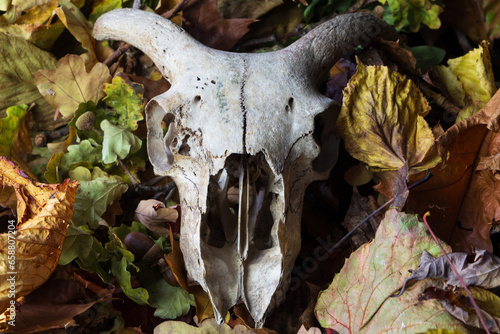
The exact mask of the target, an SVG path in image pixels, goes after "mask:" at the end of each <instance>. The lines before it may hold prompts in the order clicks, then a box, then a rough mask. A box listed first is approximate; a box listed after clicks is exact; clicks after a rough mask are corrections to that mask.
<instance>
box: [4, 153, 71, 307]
mask: <svg viewBox="0 0 500 334" xmlns="http://www.w3.org/2000/svg"><path fill="white" fill-rule="evenodd" d="M77 186H78V182H75V181H73V182H71V181H69V180H67V181H65V182H64V183H62V184H43V183H39V182H35V181H32V180H30V179H29V178H28V177H27V176H26V174H25V173H24V172H23V171H22V170H20V169H19V168H17V167H16V166H15V164H14V163H12V162H10V161H9V160H7V159H6V158H4V157H0V187H7V188H14V190H15V193H16V197H17V221H11V222H10V223H11V224H10V225H9V226H8V227H7V231H8V232H7V233H3V234H0V313H1V312H3V311H4V310H5V309H6V308H7V307H8V306H9V305H10V301H11V300H12V299H14V300H15V299H17V298H20V297H22V296H25V295H27V294H29V293H30V292H31V291H33V290H34V289H36V288H37V287H39V286H40V285H42V284H43V283H44V282H45V281H46V280H47V279H48V278H49V276H50V275H51V274H52V272H53V271H54V269H55V268H56V266H57V263H58V261H59V256H60V254H61V247H62V243H63V240H64V238H65V236H66V230H67V229H68V227H69V222H70V218H71V215H72V214H73V205H74V201H75V193H76V188H77ZM0 189H1V188H0ZM1 191H2V190H0V192H1ZM12 282H14V284H11V283H12Z"/></svg>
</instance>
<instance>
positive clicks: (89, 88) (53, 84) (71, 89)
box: [35, 55, 111, 118]
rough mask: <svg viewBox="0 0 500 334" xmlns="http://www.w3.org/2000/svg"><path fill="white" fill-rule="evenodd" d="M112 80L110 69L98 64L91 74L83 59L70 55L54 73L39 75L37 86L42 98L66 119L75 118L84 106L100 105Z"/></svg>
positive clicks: (43, 71)
mask: <svg viewBox="0 0 500 334" xmlns="http://www.w3.org/2000/svg"><path fill="white" fill-rule="evenodd" d="M110 80H111V75H110V74H109V70H108V67H107V66H106V65H104V64H102V63H97V64H96V65H95V66H94V67H93V68H92V70H91V71H90V72H89V73H87V71H86V70H85V63H84V61H83V59H82V57H80V56H76V55H66V56H65V57H63V58H62V59H61V60H59V62H58V63H57V68H56V69H55V70H54V71H49V70H42V71H38V72H37V73H35V84H36V85H37V87H38V90H39V91H40V94H42V95H43V97H45V99H46V100H47V102H49V103H50V105H51V106H53V107H54V108H56V109H58V110H59V111H60V112H61V114H62V115H63V116H64V117H66V118H72V117H73V114H74V113H75V110H76V109H77V108H78V105H79V104H80V103H82V102H87V101H94V102H97V101H98V100H99V99H100V98H101V97H103V96H104V90H103V89H104V84H105V83H107V82H109V81H110Z"/></svg>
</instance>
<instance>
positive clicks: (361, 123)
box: [337, 61, 439, 171]
mask: <svg viewBox="0 0 500 334" xmlns="http://www.w3.org/2000/svg"><path fill="white" fill-rule="evenodd" d="M429 110H430V107H429V104H428V102H427V100H426V99H425V98H424V96H423V95H422V93H421V92H420V90H419V89H418V88H417V86H416V85H415V84H414V83H413V82H412V81H411V80H409V79H407V78H406V77H405V76H403V75H401V74H399V73H397V72H393V71H390V70H389V69H388V68H387V67H385V66H365V65H363V64H362V63H361V62H359V61H358V69H357V72H356V74H354V76H353V77H352V78H351V80H350V81H349V83H348V85H347V88H346V89H345V91H344V99H343V104H342V109H341V112H340V115H339V118H338V119H337V129H338V131H339V132H340V134H341V136H342V138H343V139H344V141H345V146H346V149H347V151H348V152H349V153H350V154H351V155H352V156H353V157H355V158H356V159H358V160H360V161H362V162H364V163H366V164H368V166H370V168H372V169H373V170H379V171H387V170H399V169H400V168H401V167H403V166H404V165H405V164H408V166H409V170H410V171H421V170H425V169H427V168H431V167H434V166H435V165H436V164H438V163H439V157H438V156H437V151H436V150H435V145H434V135H433V133H432V130H431V129H430V128H429V126H428V125H427V122H426V121H425V120H424V118H423V116H425V115H426V114H427V113H428V112H429Z"/></svg>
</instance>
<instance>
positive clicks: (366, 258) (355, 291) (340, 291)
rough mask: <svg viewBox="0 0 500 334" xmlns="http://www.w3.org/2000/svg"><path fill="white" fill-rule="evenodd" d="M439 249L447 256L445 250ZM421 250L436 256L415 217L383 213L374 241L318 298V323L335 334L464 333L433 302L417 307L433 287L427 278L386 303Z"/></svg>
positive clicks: (459, 324) (436, 249) (457, 322)
mask: <svg viewBox="0 0 500 334" xmlns="http://www.w3.org/2000/svg"><path fill="white" fill-rule="evenodd" d="M443 246H444V248H445V251H446V250H447V251H449V246H447V245H443ZM423 250H426V251H427V252H429V253H430V254H432V255H433V256H438V255H441V251H440V249H439V247H438V246H437V245H436V243H435V242H434V240H433V239H432V237H431V236H430V234H429V233H428V232H427V228H426V227H425V225H424V224H423V223H422V222H419V221H418V218H417V216H416V215H408V214H405V213H401V212H397V211H396V210H394V209H391V210H389V211H387V212H386V214H385V218H384V219H383V220H382V222H381V224H380V226H379V228H378V230H377V233H376V235H375V239H374V240H373V241H372V242H371V243H369V244H365V245H363V246H362V247H360V248H359V249H358V250H356V251H355V252H354V253H353V254H352V255H351V257H350V258H349V259H347V260H346V263H345V265H344V267H343V268H342V270H341V271H340V273H338V274H337V275H336V276H335V278H334V280H333V282H332V284H331V285H330V286H329V287H328V289H327V290H325V291H323V292H321V293H320V296H319V298H318V303H317V304H316V309H315V310H316V317H317V318H318V320H319V322H320V324H321V325H322V326H323V327H326V328H332V329H335V330H336V331H338V332H339V333H352V332H356V333H380V332H385V331H390V330H396V329H397V330H398V331H399V332H400V333H418V332H425V331H427V330H428V329H432V328H444V329H449V330H463V331H465V330H466V329H467V327H466V326H465V324H463V323H462V322H461V321H460V320H458V319H456V318H454V317H453V316H452V315H450V314H449V313H448V312H447V311H446V310H445V308H444V306H442V304H441V303H439V302H438V301H436V300H427V301H424V302H420V303H419V302H418V301H419V295H420V294H421V293H422V292H423V291H424V290H425V289H426V288H428V287H430V286H433V285H434V284H435V281H433V280H432V279H426V280H423V281H419V282H417V283H416V284H414V285H413V286H412V287H411V288H409V289H407V291H405V293H404V294H403V295H401V296H400V297H397V298H391V297H392V296H393V295H394V293H395V292H397V291H399V289H400V288H401V287H402V286H403V281H404V278H405V277H404V275H405V273H406V272H408V270H409V269H413V268H416V267H417V266H418V263H419V260H420V256H421V254H422V251H423Z"/></svg>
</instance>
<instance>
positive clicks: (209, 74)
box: [94, 9, 396, 327]
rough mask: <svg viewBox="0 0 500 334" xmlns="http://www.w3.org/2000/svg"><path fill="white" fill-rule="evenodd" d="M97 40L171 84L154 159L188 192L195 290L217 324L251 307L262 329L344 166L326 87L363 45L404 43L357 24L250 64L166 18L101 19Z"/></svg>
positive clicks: (153, 128)
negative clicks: (315, 204) (116, 46)
mask: <svg viewBox="0 0 500 334" xmlns="http://www.w3.org/2000/svg"><path fill="white" fill-rule="evenodd" d="M94 35H95V37H96V38H97V39H114V40H123V41H126V42H128V43H130V44H132V45H134V46H136V47H137V48H139V49H140V50H142V51H143V52H144V53H145V54H146V55H148V56H149V57H150V58H151V59H152V60H153V61H154V63H155V64H156V65H157V67H158V68H159V70H160V71H161V72H162V74H163V75H164V76H165V77H166V78H167V80H169V81H170V83H171V84H172V87H171V88H170V90H168V91H167V92H165V93H163V94H161V95H159V96H157V97H155V98H154V99H152V100H151V101H150V102H149V105H148V107H147V111H146V122H147V127H148V154H149V158H150V160H151V163H152V164H153V166H154V169H155V172H156V173H157V174H161V175H168V176H170V177H171V178H172V179H173V180H174V181H175V183H176V184H177V186H178V189H179V194H180V200H181V206H182V221H181V235H180V245H181V249H182V252H183V256H184V260H185V263H186V268H187V272H188V275H189V279H190V282H192V283H194V282H193V281H196V282H198V283H199V284H200V285H201V286H202V287H203V289H204V290H205V291H206V292H207V293H208V295H209V297H210V300H211V302H212V304H213V306H214V309H215V315H216V318H217V321H218V322H222V321H223V318H224V316H225V315H226V314H227V311H228V309H229V308H230V307H232V306H234V305H235V304H237V303H238V302H243V303H245V305H246V307H247V308H248V311H249V312H250V314H251V315H252V317H253V319H254V320H255V322H256V326H257V327H261V326H262V325H263V322H264V320H265V316H266V311H268V310H269V309H271V308H272V307H273V306H274V304H276V303H279V302H281V301H282V300H283V298H284V295H285V293H286V290H287V288H288V286H289V282H290V275H291V271H292V268H293V264H294V261H295V259H296V257H297V255H298V252H299V250H300V245H301V238H300V222H301V211H302V203H303V197H304V191H305V188H306V187H307V185H308V184H309V183H311V182H312V181H314V180H319V179H325V178H326V177H327V176H328V173H329V171H330V169H331V168H332V167H333V165H334V163H335V161H336V158H337V156H336V154H337V145H338V138H337V136H336V135H335V133H334V132H333V129H332V128H333V124H334V123H335V118H336V114H337V112H338V105H337V104H336V103H335V102H334V101H332V100H331V99H329V98H327V97H325V96H323V95H321V94H320V93H319V92H318V90H317V88H316V86H317V84H318V82H319V80H321V79H323V75H324V74H326V73H327V72H328V70H329V69H330V68H331V66H333V64H334V63H335V62H336V61H337V60H338V59H339V58H340V57H342V56H343V55H345V54H346V53H347V52H349V51H350V50H351V49H352V48H353V47H355V46H356V45H359V44H362V43H366V42H367V41H368V40H370V39H371V38H373V37H375V36H379V35H382V36H385V37H389V38H391V39H394V37H396V36H395V33H394V32H393V30H392V29H391V28H390V27H389V26H388V25H386V24H385V23H384V22H382V21H381V20H379V19H377V18H375V17H373V16H371V15H368V14H349V15H342V16H338V17H336V18H334V19H333V20H331V21H328V22H326V23H324V24H322V25H320V26H319V27H318V28H316V29H315V30H313V31H311V32H310V33H309V34H307V35H306V36H305V37H303V38H301V39H300V40H298V41H297V42H295V43H294V44H292V45H291V46H289V47H287V48H285V49H283V50H280V51H276V52H269V53H260V54H239V53H230V52H223V51H218V50H214V49H211V48H208V47H206V46H204V45H202V44H200V43H199V42H197V41H196V40H195V39H193V38H192V37H191V36H190V35H188V34H187V33H186V32H185V31H184V30H183V29H181V28H180V27H178V26H176V25H175V24H173V23H171V22H170V21H169V20H166V19H164V18H162V17H160V16H158V15H155V14H152V13H148V12H145V11H140V10H131V9H119V10H114V11H112V12H110V13H107V14H105V15H103V16H102V17H101V18H99V20H98V21H97V22H96V24H95V28H94ZM162 121H167V122H169V127H168V132H167V134H166V135H164V134H163V131H162V126H161V123H162Z"/></svg>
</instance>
